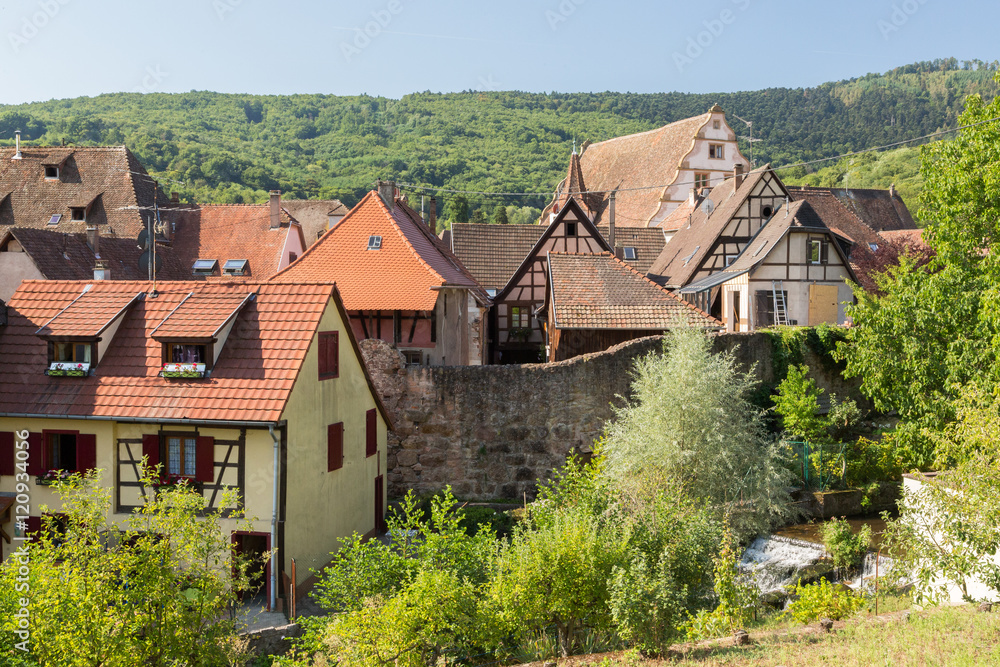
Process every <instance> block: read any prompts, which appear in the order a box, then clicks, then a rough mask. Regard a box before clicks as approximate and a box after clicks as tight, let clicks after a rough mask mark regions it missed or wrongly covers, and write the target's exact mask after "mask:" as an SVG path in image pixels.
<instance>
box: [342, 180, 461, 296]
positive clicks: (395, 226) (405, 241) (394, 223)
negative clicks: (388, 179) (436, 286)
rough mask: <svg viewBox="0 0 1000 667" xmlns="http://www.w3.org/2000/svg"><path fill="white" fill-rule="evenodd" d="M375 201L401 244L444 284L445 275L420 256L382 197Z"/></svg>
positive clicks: (408, 218)
mask: <svg viewBox="0 0 1000 667" xmlns="http://www.w3.org/2000/svg"><path fill="white" fill-rule="evenodd" d="M376 201H377V206H378V207H379V209H380V210H381V211H382V213H383V214H384V215H385V217H386V218H387V219H388V220H389V224H390V225H392V227H393V229H395V230H396V234H398V235H399V237H400V239H401V240H402V241H403V244H404V245H405V246H406V247H407V248H408V249H409V251H410V254H411V255H413V257H414V258H415V259H416V260H417V262H419V263H420V264H422V265H423V267H424V268H425V269H427V271H428V272H429V273H430V274H431V276H436V277H437V279H438V280H440V281H441V284H442V285H444V284H446V283H447V282H448V281H447V280H445V277H444V276H442V275H441V274H440V273H438V272H437V271H435V270H434V268H433V267H432V266H431V265H430V264H428V263H427V260H425V259H424V258H423V257H421V256H420V253H418V252H417V249H416V248H414V247H413V244H412V243H410V240H409V239H408V238H407V237H406V232H404V231H403V228H402V227H400V226H399V222H398V221H397V220H396V216H394V215H393V214H392V212H391V211H390V210H389V207H388V206H386V203H385V202H384V201H382V197H376ZM404 215H406V214H405V213H404ZM406 219H407V220H408V221H409V222H410V223H411V224H415V223H413V221H412V220H410V216H408V215H407V216H406ZM340 224H343V221H341V223H340ZM337 226H338V227H339V226H340V225H337ZM432 247H433V245H432ZM434 249H435V250H437V248H434Z"/></svg>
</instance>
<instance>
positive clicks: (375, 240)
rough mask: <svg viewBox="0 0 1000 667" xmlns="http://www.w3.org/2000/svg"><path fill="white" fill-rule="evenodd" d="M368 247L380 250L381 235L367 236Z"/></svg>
mask: <svg viewBox="0 0 1000 667" xmlns="http://www.w3.org/2000/svg"><path fill="white" fill-rule="evenodd" d="M368 249H369V250H381V249H382V237H381V236H374V235H373V236H369V237H368Z"/></svg>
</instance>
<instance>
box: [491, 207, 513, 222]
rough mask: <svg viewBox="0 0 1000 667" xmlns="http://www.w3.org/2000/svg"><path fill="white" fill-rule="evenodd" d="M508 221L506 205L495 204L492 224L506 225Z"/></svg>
mask: <svg viewBox="0 0 1000 667" xmlns="http://www.w3.org/2000/svg"><path fill="white" fill-rule="evenodd" d="M509 222H510V219H509V218H508V217H507V207H506V206H497V207H496V211H495V212H494V213H493V224H494V225H506V224H507V223H509Z"/></svg>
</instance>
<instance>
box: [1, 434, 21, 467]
mask: <svg viewBox="0 0 1000 667" xmlns="http://www.w3.org/2000/svg"><path fill="white" fill-rule="evenodd" d="M16 472H17V469H16V468H15V467H14V432H13V431H0V475H13V474H14V473H16Z"/></svg>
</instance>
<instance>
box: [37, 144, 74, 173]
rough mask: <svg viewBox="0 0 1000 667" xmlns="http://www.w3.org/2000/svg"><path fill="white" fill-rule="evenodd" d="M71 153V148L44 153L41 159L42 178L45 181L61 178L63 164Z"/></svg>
mask: <svg viewBox="0 0 1000 667" xmlns="http://www.w3.org/2000/svg"><path fill="white" fill-rule="evenodd" d="M72 155H73V151H72V150H55V151H52V153H50V154H49V155H46V156H45V157H44V158H43V159H42V176H43V177H44V179H45V180H46V181H59V180H61V176H62V171H63V166H64V165H65V164H66V161H67V160H69V158H70V156H72Z"/></svg>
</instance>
